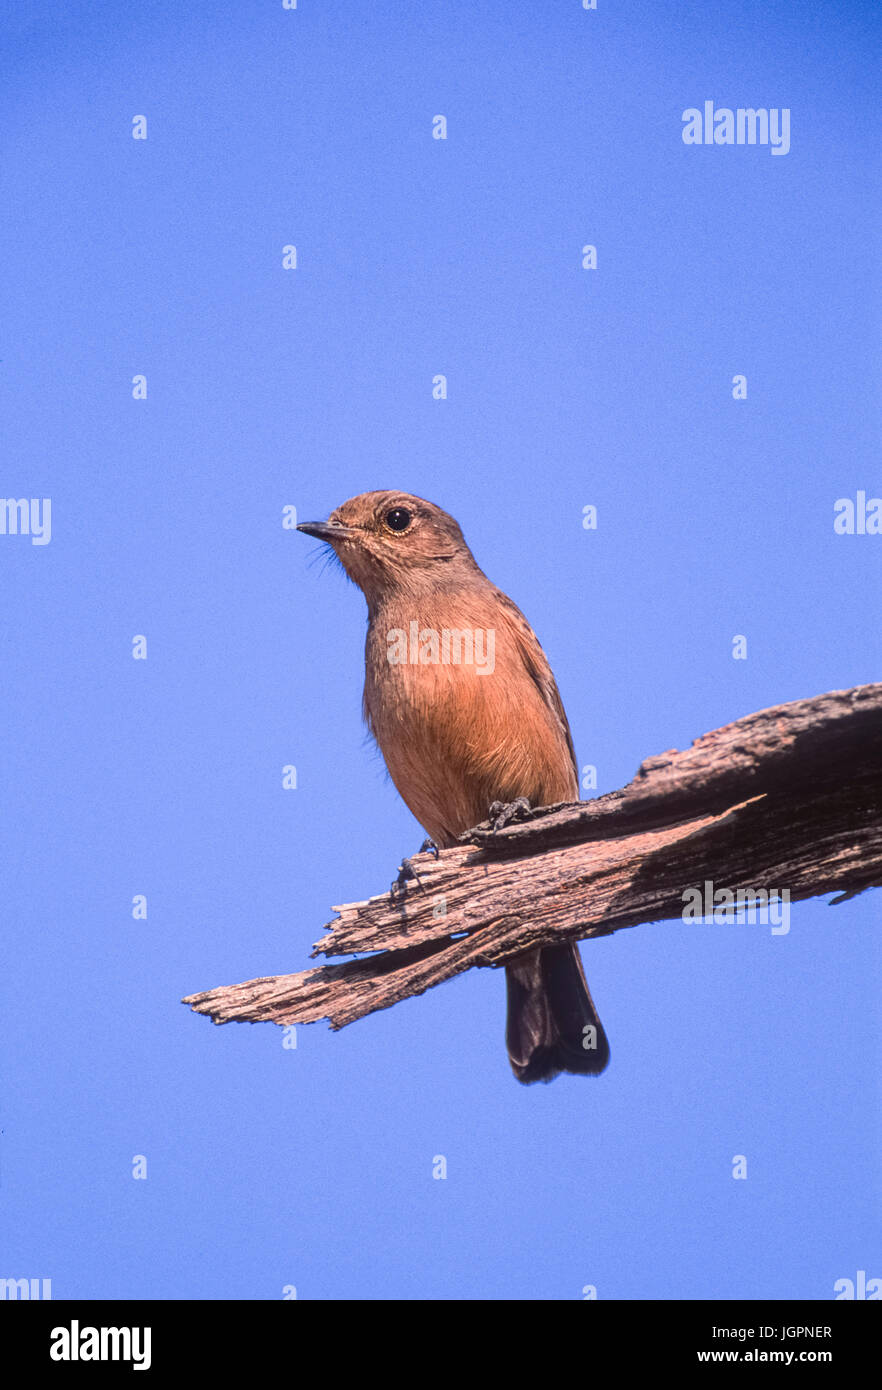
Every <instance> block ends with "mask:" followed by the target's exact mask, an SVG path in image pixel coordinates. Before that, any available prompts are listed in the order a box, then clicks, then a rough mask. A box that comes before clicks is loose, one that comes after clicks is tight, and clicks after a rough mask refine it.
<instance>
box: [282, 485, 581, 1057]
mask: <svg viewBox="0 0 882 1390" xmlns="http://www.w3.org/2000/svg"><path fill="white" fill-rule="evenodd" d="M297 529H298V530H299V531H305V532H306V534H307V535H309V536H316V537H318V538H319V539H320V540H322V541H326V542H327V543H328V544H329V545H330V546H331V547H332V548H333V550H334V551H335V553H336V555H337V556H338V558H339V560H340V561H341V563H342V565H343V568H344V569H345V570H346V572H347V574H348V575H349V577H350V578H351V579H353V580H354V581H355V583H356V584H358V586H359V587H360V588H361V590H362V591H363V593H364V596H365V598H366V599H367V606H368V630H367V640H366V643H365V685H364V717H365V720H366V722H367V725H368V728H369V729H370V731H371V733H372V734H373V736H374V738H375V739H376V741H377V743H378V745H379V747H380V751H381V752H382V754H383V757H384V758H385V760H386V766H387V767H388V769H389V773H390V775H391V777H392V781H393V782H394V783H395V786H396V787H397V788H398V791H399V792H400V794H401V796H402V798H403V799H404V801H405V802H406V804H407V806H408V807H409V808H410V810H411V811H412V812H413V814H414V816H416V818H417V820H418V821H419V822H420V824H421V825H423V826H424V827H425V829H426V831H427V832H428V834H429V835H430V836H431V838H432V840H434V842H435V844H436V845H437V846H438V847H439V848H444V847H446V846H449V845H452V844H454V843H455V841H456V838H457V836H458V835H460V834H462V832H463V831H464V830H468V829H469V828H470V827H471V826H473V825H477V824H478V823H479V822H481V821H483V820H484V819H486V817H487V813H488V809H489V807H490V805H491V803H492V802H494V801H501V802H505V803H510V802H513V801H516V800H517V799H519V798H521V797H525V798H527V800H528V801H529V802H530V803H531V804H532V805H534V806H548V805H551V804H552V803H554V802H557V801H578V799H579V778H578V769H577V765H576V755H575V751H574V749H573V740H572V735H571V734H570V727H569V724H568V723H567V717H566V714H565V713H564V708H563V705H562V703H561V698H560V695H559V694H558V691H557V686H556V685H555V682H554V676H553V675H552V673H551V668H550V666H549V665H548V661H547V659H546V656H545V653H544V652H543V650H542V648H541V647H540V645H539V642H538V639H537V638H536V635H535V633H534V632H533V630H532V628H531V627H530V626H529V624H528V623H527V620H526V618H525V617H524V616H523V614H522V613H521V612H520V610H519V609H518V608H516V607H515V605H514V604H513V603H512V601H511V599H510V598H508V597H507V596H506V595H505V594H503V593H502V592H501V591H500V590H499V589H497V588H496V587H495V585H493V584H491V583H490V580H489V579H488V578H487V577H486V575H485V574H484V573H483V571H482V570H480V569H479V568H478V566H477V564H476V562H475V559H474V557H473V555H472V553H471V551H470V550H469V548H468V546H467V545H466V543H465V540H464V539H463V535H462V532H461V530H460V529H459V526H458V525H457V523H456V522H455V521H454V519H453V517H452V516H448V514H447V513H446V512H443V511H442V510H441V508H440V507H436V506H435V505H434V504H433V503H431V502H426V501H424V500H423V499H422V498H420V497H412V496H410V494H408V493H405V492H365V493H362V494H361V496H359V497H353V498H350V500H349V501H348V502H344V503H343V505H342V506H340V507H338V508H337V510H336V511H334V512H332V513H331V515H330V517H329V518H328V520H327V521H320V522H313V521H310V522H303V523H302V524H301V525H300V526H298V528H297ZM506 980H507V987H508V990H507V992H508V1016H507V1026H506V1043H507V1046H508V1055H509V1060H510V1061H511V1066H512V1070H513V1071H514V1074H515V1076H516V1077H517V1078H518V1080H519V1081H523V1082H531V1081H550V1080H551V1079H552V1078H553V1077H555V1076H557V1074H558V1073H559V1072H561V1071H569V1072H580V1073H584V1074H588V1075H596V1074H597V1073H599V1072H602V1071H603V1069H604V1067H605V1066H606V1064H607V1062H608V1061H609V1044H608V1042H607V1039H606V1034H605V1033H604V1031H603V1026H602V1024H601V1022H600V1019H599V1018H598V1016H597V1011H596V1010H595V1008H594V1003H593V1001H592V999H591V995H590V993H589V991H588V986H587V984H586V981H585V976H584V974H583V971H582V963H581V960H580V957H579V951H578V947H577V945H576V943H575V942H564V943H561V945H559V946H543V947H542V948H541V949H539V950H537V951H532V952H530V953H528V954H526V955H524V956H519V957H517V958H516V959H515V960H514V961H511V962H509V963H507V964H506Z"/></svg>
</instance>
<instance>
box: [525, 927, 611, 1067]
mask: <svg viewBox="0 0 882 1390" xmlns="http://www.w3.org/2000/svg"><path fill="white" fill-rule="evenodd" d="M505 977H506V984H507V987H508V1020H507V1024H506V1032H505V1041H506V1044H507V1046H508V1056H509V1061H510V1062H511V1069H512V1071H513V1072H514V1074H515V1076H516V1077H517V1079H518V1081H522V1082H524V1084H525V1085H527V1084H529V1083H530V1082H531V1081H551V1080H553V1079H554V1077H555V1076H557V1075H558V1073H559V1072H562V1071H570V1072H579V1073H582V1074H585V1075H588V1076H597V1075H598V1073H600V1072H602V1071H603V1069H604V1067H605V1066H606V1064H607V1062H608V1061H609V1043H608V1042H607V1038H606V1033H605V1032H604V1031H603V1024H602V1023H601V1022H600V1019H599V1018H598V1017H597V1010H596V1009H595V1007H594V1001H593V1000H592V998H591V994H590V993H589V990H588V985H587V982H586V980H585V974H584V972H583V970H582V961H581V958H580V956H579V948H578V946H577V945H576V943H575V941H573V942H565V943H564V944H562V945H560V946H543V947H542V948H541V949H540V950H538V951H532V952H530V954H529V955H525V956H520V957H519V958H517V959H516V960H514V961H511V962H509V964H508V965H507V966H506V967H505Z"/></svg>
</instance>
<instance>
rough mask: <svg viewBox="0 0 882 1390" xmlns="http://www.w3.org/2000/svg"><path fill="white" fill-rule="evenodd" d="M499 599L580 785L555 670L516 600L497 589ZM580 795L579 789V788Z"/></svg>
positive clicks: (529, 672)
mask: <svg viewBox="0 0 882 1390" xmlns="http://www.w3.org/2000/svg"><path fill="white" fill-rule="evenodd" d="M497 595H498V601H499V603H500V604H501V606H502V607H503V608H504V609H505V612H506V614H507V616H508V618H509V620H510V623H511V630H512V634H513V636H514V639H515V646H516V648H517V651H518V654H519V656H520V657H521V660H522V661H523V663H524V667H525V669H526V671H527V672H528V674H529V675H530V677H531V679H532V680H533V682H534V683H535V685H536V688H537V690H538V691H539V694H540V695H541V696H542V699H543V701H544V703H545V705H546V707H547V708H548V710H549V711H550V713H551V714H552V715H553V716H554V718H555V721H556V723H557V724H558V725H559V726H560V731H561V733H562V734H563V737H564V739H565V740H566V745H567V748H568V749H569V753H570V761H571V763H572V765H573V777H574V778H575V780H576V787H577V788H578V786H579V765H578V763H577V762H576V750H575V748H574V747H573V735H572V733H571V732H570V725H569V721H568V719H567V716H566V711H565V710H564V707H563V701H562V700H561V698H560V691H559V690H558V688H557V682H556V681H555V679H554V674H553V672H552V670H551V667H550V666H549V664H548V657H547V656H546V655H545V653H544V651H543V650H542V647H541V645H540V643H539V638H538V637H537V636H536V634H535V632H534V631H533V629H532V628H531V627H530V624H529V623H528V622H527V620H526V618H525V617H524V615H523V613H522V612H521V610H520V609H519V608H518V606H517V604H516V603H513V602H512V600H511V599H510V598H509V597H508V595H507V594H504V593H503V592H502V591H501V589H500V590H497ZM577 796H578V791H577Z"/></svg>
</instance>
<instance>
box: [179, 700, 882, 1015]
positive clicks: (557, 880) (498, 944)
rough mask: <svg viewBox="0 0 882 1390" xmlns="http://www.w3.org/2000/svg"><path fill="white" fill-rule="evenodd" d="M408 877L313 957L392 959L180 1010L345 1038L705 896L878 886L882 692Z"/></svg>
mask: <svg viewBox="0 0 882 1390" xmlns="http://www.w3.org/2000/svg"><path fill="white" fill-rule="evenodd" d="M412 862H413V865H414V867H415V869H416V871H417V874H418V881H416V882H414V881H411V882H409V883H408V884H407V885H406V889H405V891H404V892H403V893H402V894H401V895H400V896H399V897H397V898H395V897H393V896H392V895H390V894H389V893H388V892H387V893H383V894H380V895H379V896H377V897H374V898H369V899H368V900H367V901H366V902H360V903H347V904H344V905H343V906H342V907H337V908H335V909H334V911H335V912H338V913H339V914H340V916H339V918H338V920H336V921H334V922H332V923H329V924H328V928H327V930H328V935H327V936H324V937H322V939H321V940H320V941H319V942H318V943H317V944H316V947H315V949H314V951H313V953H312V954H313V956H314V957H315V956H320V955H325V956H341V955H343V956H345V955H349V956H351V955H355V954H356V953H361V952H375V953H378V954H372V955H370V956H368V957H367V958H366V959H361V960H355V961H349V962H346V963H344V964H337V965H325V966H320V967H317V968H315V969H313V970H306V971H302V972H300V973H299V974H295V975H276V976H269V977H266V978H263V979H258V980H249V981H247V982H246V983H244V984H239V985H226V986H223V987H221V988H218V989H212V990H207V991H206V992H205V993H202V994H192V995H189V996H188V997H187V998H186V999H185V1000H184V1001H183V1002H184V1003H185V1004H190V1005H191V1006H192V1007H193V1009H194V1011H195V1012H197V1013H204V1014H209V1015H210V1016H211V1017H212V1018H213V1019H214V1021H215V1023H228V1022H231V1021H234V1020H235V1021H239V1022H252V1023H254V1022H259V1021H268V1022H272V1023H278V1024H289V1023H312V1022H315V1021H316V1020H317V1019H321V1018H327V1019H329V1020H330V1023H331V1026H332V1027H333V1028H342V1027H344V1026H345V1024H347V1023H352V1022H354V1020H355V1019H358V1018H362V1017H364V1016H365V1015H366V1014H369V1013H372V1012H374V1011H375V1010H377V1009H385V1008H389V1007H390V1005H392V1004H395V1003H397V1002H398V1001H399V1000H400V999H405V998H407V997H408V996H409V995H413V994H422V993H423V992H424V991H425V990H427V989H429V988H431V987H432V986H433V985H437V984H440V983H441V982H442V981H444V980H449V979H450V978H451V977H452V976H454V975H458V974H461V973H462V972H463V971H464V970H469V969H471V968H472V967H473V966H496V965H500V964H502V963H504V962H505V961H506V960H508V959H510V958H511V957H513V956H516V955H519V954H520V953H521V952H522V951H526V950H530V949H532V948H534V947H536V946H540V945H542V944H544V943H547V942H550V941H559V940H561V939H562V938H584V937H591V936H604V935H607V934H609V933H610V932H614V931H619V930H620V929H621V928H623V927H633V926H637V925H638V924H639V923H641V922H653V921H659V920H663V919H666V918H673V917H677V918H679V917H681V916H682V913H683V906H684V896H683V895H684V892H685V891H686V890H688V889H695V888H697V889H701V888H703V885H704V883H705V881H706V880H712V881H713V884H714V886H715V887H716V888H726V889H730V890H733V891H734V892H737V891H738V890H744V891H747V890H753V889H756V890H762V889H767V890H769V891H770V892H771V891H777V892H779V893H784V892H787V893H789V897H790V900H791V901H798V900H799V899H802V898H810V897H815V896H817V895H818V894H822V893H828V892H833V891H836V892H838V894H839V897H838V898H836V899H835V900H834V901H837V902H840V901H843V900H844V899H845V898H847V897H852V896H853V895H854V894H856V893H859V892H862V891H863V890H864V889H865V888H869V887H874V886H875V887H878V886H880V885H882V684H877V685H863V686H857V687H855V688H854V689H852V690H838V691H831V692H829V693H828V694H826V695H818V696H815V697H814V698H813V699H810V700H797V701H794V702H793V703H792V704H787V705H777V706H775V707H774V708H772V709H767V710H761V711H759V713H757V714H751V715H748V716H747V717H746V718H744V719H739V720H738V721H737V722H736V723H734V724H728V725H726V727H725V728H722V729H716V730H714V732H713V733H709V734H705V735H704V736H703V737H702V738H700V739H697V740H696V742H695V743H693V745H692V747H691V748H688V749H686V750H685V751H684V752H682V753H681V752H677V751H676V750H672V751H670V752H668V753H662V754H660V755H659V756H657V757H652V758H648V759H647V760H646V762H644V763H643V764H642V766H641V767H640V769H639V770H638V772H637V775H636V777H635V778H634V780H633V781H632V782H629V783H628V785H627V786H626V787H623V788H622V789H621V790H620V791H616V792H611V793H609V794H608V795H607V796H601V797H597V798H596V799H595V800H593V801H585V802H577V803H574V804H572V805H564V806H559V807H551V808H540V809H536V810H532V811H530V812H527V813H526V815H525V817H524V818H523V820H521V821H520V822H519V823H515V824H512V825H509V826H507V827H506V828H505V829H502V830H493V829H492V827H491V825H490V824H489V822H488V823H486V824H485V825H483V826H478V827H476V829H474V830H472V831H469V832H468V834H466V835H464V836H462V837H461V842H460V844H458V845H457V846H456V847H455V848H453V849H449V850H444V851H442V853H441V854H440V855H439V856H438V858H437V859H436V858H434V857H433V856H432V855H431V854H423V855H416V856H414V858H413V861H412Z"/></svg>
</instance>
